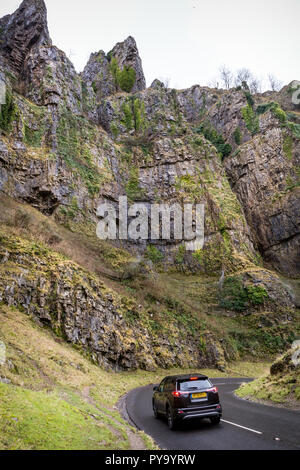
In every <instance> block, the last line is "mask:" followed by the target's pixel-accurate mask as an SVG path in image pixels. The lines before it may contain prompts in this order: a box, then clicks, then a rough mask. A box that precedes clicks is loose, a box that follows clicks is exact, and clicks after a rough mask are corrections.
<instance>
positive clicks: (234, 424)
mask: <svg viewBox="0 0 300 470" xmlns="http://www.w3.org/2000/svg"><path fill="white" fill-rule="evenodd" d="M221 421H223V423H228V424H232V426H237V427H238V428H242V429H246V430H247V431H251V432H255V433H256V434H262V432H260V431H255V429H250V428H246V427H245V426H241V425H240V424H236V423H232V422H231V421H226V419H221Z"/></svg>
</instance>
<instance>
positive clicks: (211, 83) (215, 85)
mask: <svg viewBox="0 0 300 470" xmlns="http://www.w3.org/2000/svg"><path fill="white" fill-rule="evenodd" d="M208 86H209V87H210V88H219V86H220V83H219V81H218V79H217V78H213V79H212V80H210V81H209V82H208Z"/></svg>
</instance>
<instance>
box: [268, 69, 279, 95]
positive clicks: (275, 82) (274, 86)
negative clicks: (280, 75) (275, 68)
mask: <svg viewBox="0 0 300 470" xmlns="http://www.w3.org/2000/svg"><path fill="white" fill-rule="evenodd" d="M268 79H269V83H270V86H271V90H272V91H279V90H281V88H282V82H281V81H280V80H278V79H277V78H276V77H275V76H274V75H272V74H271V73H270V74H269V76H268Z"/></svg>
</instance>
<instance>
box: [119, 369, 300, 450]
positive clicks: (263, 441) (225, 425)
mask: <svg viewBox="0 0 300 470" xmlns="http://www.w3.org/2000/svg"><path fill="white" fill-rule="evenodd" d="M247 381H249V379H238V378H233V379H224V378H220V379H213V380H212V382H213V384H214V385H216V386H217V387H218V389H219V395H220V400H221V403H222V408H223V417H222V421H221V423H220V424H219V425H216V426H213V425H211V424H210V421H209V420H206V419H204V420H202V421H201V420H200V421H190V422H186V423H183V424H181V425H180V427H179V428H178V429H177V430H176V431H170V430H169V429H168V427H167V424H166V422H165V420H164V419H163V418H162V419H159V420H157V419H155V418H154V416H153V412H152V389H153V385H148V386H147V387H142V388H138V389H135V390H132V391H131V392H130V393H129V394H128V395H127V397H126V408H127V413H128V415H129V417H130V419H131V420H132V421H133V422H134V424H135V425H136V426H137V427H138V428H139V429H142V430H144V431H145V432H146V433H147V434H150V435H151V436H152V437H153V438H154V440H155V442H156V443H157V444H158V445H159V446H160V447H161V448H162V449H166V450H246V449H247V450H276V449H277V450H292V449H295V450H297V449H298V450H300V411H293V410H288V409H284V408H278V407H273V406H266V405H261V404H258V403H252V402H248V401H246V400H242V399H239V398H237V397H235V395H234V393H233V391H234V390H235V389H236V388H238V387H239V385H240V383H242V382H247Z"/></svg>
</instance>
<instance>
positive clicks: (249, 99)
mask: <svg viewBox="0 0 300 470" xmlns="http://www.w3.org/2000/svg"><path fill="white" fill-rule="evenodd" d="M244 94H245V97H246V100H247V103H248V105H249V106H250V107H251V108H253V106H254V100H253V98H252V95H251V93H250V91H245V92H244Z"/></svg>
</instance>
